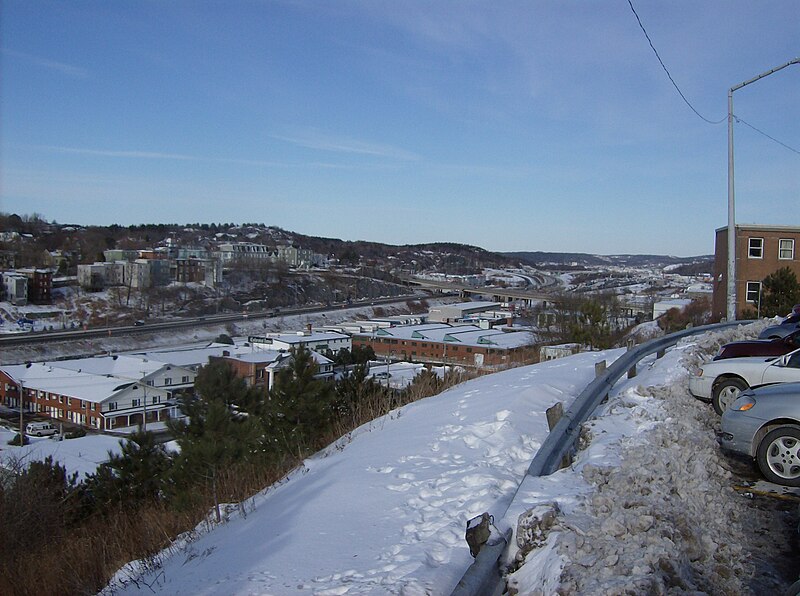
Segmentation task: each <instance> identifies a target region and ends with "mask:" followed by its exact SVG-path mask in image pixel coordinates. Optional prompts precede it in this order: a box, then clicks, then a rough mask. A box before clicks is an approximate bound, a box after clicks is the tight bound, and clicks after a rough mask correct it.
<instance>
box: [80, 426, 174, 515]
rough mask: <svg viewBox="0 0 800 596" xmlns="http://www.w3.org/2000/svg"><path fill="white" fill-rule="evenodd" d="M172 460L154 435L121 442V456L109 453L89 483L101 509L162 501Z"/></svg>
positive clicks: (139, 435) (142, 433) (138, 435)
mask: <svg viewBox="0 0 800 596" xmlns="http://www.w3.org/2000/svg"><path fill="white" fill-rule="evenodd" d="M171 465H172V460H171V458H170V455H169V454H168V453H167V451H166V449H165V448H164V445H163V444H161V443H158V442H157V441H156V439H155V436H154V435H153V433H149V432H145V431H141V430H139V431H137V432H135V433H133V434H131V435H130V436H129V437H128V438H127V439H126V440H123V441H120V453H112V452H110V451H109V454H108V461H107V462H106V463H104V464H102V465H100V466H99V467H98V469H97V472H95V474H93V475H92V476H91V477H90V478H89V480H88V483H89V485H90V487H91V492H92V495H93V496H94V499H95V503H96V505H98V506H99V507H100V508H101V509H104V508H107V507H110V506H112V505H115V504H116V505H121V506H124V507H126V508H128V507H137V506H140V505H143V504H146V503H155V502H159V501H162V500H163V499H164V498H165V490H166V483H167V481H168V478H169V471H170V469H171Z"/></svg>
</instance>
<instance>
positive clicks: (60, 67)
mask: <svg viewBox="0 0 800 596" xmlns="http://www.w3.org/2000/svg"><path fill="white" fill-rule="evenodd" d="M2 51H3V53H4V54H6V55H8V56H13V57H14V58H19V59H20V60H24V61H25V62H28V63H30V64H35V65H36V66H40V67H42V68H46V69H48V70H54V71H56V72H59V73H61V74H62V75H65V76H68V77H72V78H75V79H86V78H88V77H89V71H88V70H87V69H85V68H83V67H81V66H74V65H72V64H67V63H65V62H58V61H56V60H50V59H48V58H41V57H39V56H34V55H32V54H26V53H25V52H17V51H16V50H9V49H8V48H3V50H2Z"/></svg>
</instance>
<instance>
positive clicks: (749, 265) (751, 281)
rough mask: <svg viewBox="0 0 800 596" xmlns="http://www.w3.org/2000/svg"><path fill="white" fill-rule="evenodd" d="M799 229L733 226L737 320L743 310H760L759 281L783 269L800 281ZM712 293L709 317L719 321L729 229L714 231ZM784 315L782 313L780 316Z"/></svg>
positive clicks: (723, 306)
mask: <svg viewBox="0 0 800 596" xmlns="http://www.w3.org/2000/svg"><path fill="white" fill-rule="evenodd" d="M798 244H800V227H796V226H772V225H737V226H736V260H735V263H736V265H735V266H736V316H737V318H738V317H739V316H740V315H741V313H742V312H743V311H744V310H753V311H756V312H758V310H759V302H758V301H759V296H760V293H761V282H762V280H763V279H764V278H765V277H767V276H768V275H770V274H771V273H774V272H775V271H777V270H778V269H782V268H783V267H789V269H791V270H792V271H793V272H794V274H795V275H796V276H797V277H798V279H800V258H798V254H797V247H798ZM713 285H714V293H713V299H712V314H713V317H714V319H715V320H718V319H720V318H722V317H724V316H726V314H727V301H728V228H727V227H723V228H719V229H717V230H716V239H715V246H714V281H713ZM782 314H785V313H782Z"/></svg>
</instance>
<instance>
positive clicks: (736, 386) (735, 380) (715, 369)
mask: <svg viewBox="0 0 800 596" xmlns="http://www.w3.org/2000/svg"><path fill="white" fill-rule="evenodd" d="M793 381H800V349H798V350H795V351H794V352H789V353H788V354H785V355H783V356H770V357H763V356H761V357H753V358H729V359H726V360H715V361H712V362H709V363H707V364H704V365H703V366H702V367H701V368H700V370H698V371H697V374H696V375H695V376H693V377H690V379H689V392H690V393H691V394H692V395H693V396H695V397H696V398H697V399H701V400H703V401H710V402H711V404H712V405H713V406H714V410H716V412H717V413H718V414H722V413H723V412H724V411H725V410H727V409H728V406H729V405H731V404H732V403H733V402H734V401H736V398H737V397H739V393H741V392H742V391H743V390H744V389H747V388H748V387H756V386H758V385H769V384H771V383H791V382H793Z"/></svg>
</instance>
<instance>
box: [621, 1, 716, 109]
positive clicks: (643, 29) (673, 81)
mask: <svg viewBox="0 0 800 596" xmlns="http://www.w3.org/2000/svg"><path fill="white" fill-rule="evenodd" d="M628 6H630V7H631V11H633V15H634V16H635V17H636V22H638V23H639V28H640V29H641V30H642V33H644V36H645V37H646V38H647V43H649V44H650V48H651V49H652V50H653V53H654V54H655V55H656V58H658V62H659V64H661V68H663V69H664V72H665V73H667V77H668V78H669V80H670V82H671V83H672V86H673V87H675V90H676V91H677V92H678V95H680V96H681V99H683V101H684V103H686V105H687V106H689V108H690V109H691V110H692V111H693V112H694V113H695V114H697V116H698V117H699V118H700V119H701V120H703V121H705V122H708V123H709V124H722V123H723V122H725V121H726V120H727V119H728V117H727V116H726V117H725V118H723V119H722V120H717V121H714V120H709V119H708V118H706V117H705V116H703V115H702V114H701V113H700V112H698V111H697V110H696V109H695V107H694V106H693V105H692V104H691V102H690V101H689V100H688V99H686V96H685V95H684V94H683V91H681V89H680V87H678V84H677V83H676V82H675V79H673V78H672V75H671V74H670V72H669V69H667V66H666V64H664V61H663V60H662V59H661V56H659V54H658V50H656V47H655V46H654V45H653V41H652V40H651V39H650V36H649V35H648V34H647V30H646V29H645V28H644V25H643V24H642V19H640V18H639V15H638V13H637V12H636V9H635V8H634V7H633V2H632V1H631V0H628Z"/></svg>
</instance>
